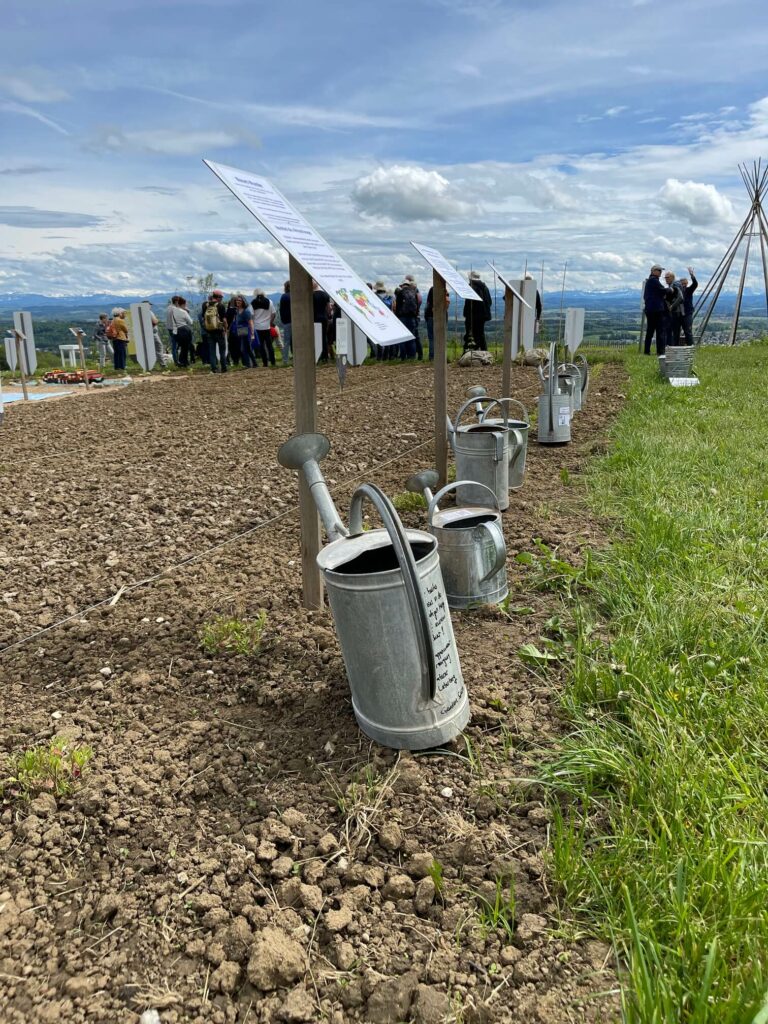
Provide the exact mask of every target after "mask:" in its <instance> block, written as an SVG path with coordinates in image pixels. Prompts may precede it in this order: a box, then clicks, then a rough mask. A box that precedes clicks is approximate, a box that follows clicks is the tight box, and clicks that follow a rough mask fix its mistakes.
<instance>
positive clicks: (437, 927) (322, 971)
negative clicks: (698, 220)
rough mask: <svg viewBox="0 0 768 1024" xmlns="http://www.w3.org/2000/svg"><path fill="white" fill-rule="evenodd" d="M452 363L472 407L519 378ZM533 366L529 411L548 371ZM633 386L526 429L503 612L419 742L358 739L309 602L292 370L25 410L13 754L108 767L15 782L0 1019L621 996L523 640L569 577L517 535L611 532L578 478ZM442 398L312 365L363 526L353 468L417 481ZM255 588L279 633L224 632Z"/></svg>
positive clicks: (191, 380)
mask: <svg viewBox="0 0 768 1024" xmlns="http://www.w3.org/2000/svg"><path fill="white" fill-rule="evenodd" d="M449 381H450V383H449V388H450V399H449V407H450V408H451V409H454V410H455V409H457V408H458V406H459V404H460V403H461V401H462V396H463V395H464V392H465V390H466V388H467V387H468V386H469V385H471V384H476V383H483V384H485V385H486V387H487V388H488V390H489V392H491V393H494V392H495V391H496V389H497V388H498V386H499V384H500V370H499V369H498V368H495V367H494V368H485V369H482V370H460V369H458V368H455V367H451V369H450V373H449ZM513 381H514V393H515V394H516V395H517V396H518V397H520V398H522V400H523V401H524V402H526V403H527V404H528V405H529V406H531V407H533V406H534V405H535V396H536V394H537V393H538V377H537V375H536V374H535V371H533V370H530V369H525V368H516V369H515V371H514V378H513ZM622 385H623V371H622V370H621V369H620V368H618V367H615V366H612V365H610V364H606V365H605V366H603V367H601V371H600V373H599V376H598V377H597V378H596V380H595V381H594V383H593V386H592V391H591V394H590V397H589V400H588V403H587V407H586V409H585V410H584V412H582V413H581V414H579V415H578V416H577V418H576V420H575V423H574V427H573V436H574V440H573V442H572V443H571V444H570V445H568V446H567V447H558V448H545V447H540V446H538V445H537V444H536V443H535V440H534V439H533V436H532V441H531V445H530V447H529V454H528V470H527V478H526V483H525V486H524V488H523V489H522V490H521V491H520V492H518V493H516V494H513V495H512V499H511V505H510V508H509V510H508V512H506V513H505V516H504V522H505V532H506V538H507V545H508V552H509V563H508V569H509V576H510V583H511V588H512V597H511V600H510V609H511V610H510V612H509V613H508V614H502V613H501V612H500V611H490V612H489V611H485V612H467V613H461V614H454V616H453V618H454V628H455V632H456V638H457V644H458V648H459V653H460V657H461V661H462V668H463V673H464V678H465V681H466V683H467V687H468V691H469V696H470V702H471V707H472V720H471V723H470V725H469V727H468V729H467V732H466V737H465V738H460V739H459V740H457V741H455V742H454V743H453V744H451V746H450V747H449V748H445V749H440V750H437V751H430V752H427V753H425V754H416V755H413V754H398V753H397V752H394V751H390V750H386V749H384V748H381V747H379V746H377V745H376V744H373V743H372V742H370V741H369V740H367V738H366V737H365V736H364V735H363V734H362V733H361V732H360V731H359V729H358V728H357V726H356V723H355V719H354V716H353V713H352V709H351V704H350V699H349V693H348V686H347V682H346V677H345V673H344V666H343V662H342V659H341V654H340V651H339V647H338V643H337V640H336V635H335V632H334V628H333V623H332V620H331V617H330V615H329V613H328V612H327V611H320V612H309V611H306V610H305V609H304V608H303V607H302V605H301V600H300V598H301V577H300V560H299V538H298V522H297V514H296V498H297V493H296V480H295V477H294V475H293V474H292V473H290V472H287V471H286V470H283V469H281V468H280V467H279V466H278V465H277V461H276V451H277V448H278V446H279V445H280V444H281V443H282V442H283V441H284V440H286V439H287V438H288V437H289V436H290V434H291V433H292V423H293V406H292V401H293V399H292V375H291V374H290V372H289V371H283V370H278V371H262V370H260V369H259V370H256V371H248V372H242V373H238V374H234V373H233V374H229V375H228V376H226V377H214V376H205V377H171V378H165V379H161V380H157V381H152V382H140V381H139V382H136V383H134V384H132V385H131V386H130V387H128V388H125V389H121V390H120V391H119V392H118V393H112V392H107V391H105V392H101V393H98V394H91V395H88V396H85V395H81V396H78V397H76V398H72V399H68V400H66V401H61V402H55V403H50V404H43V403H41V404H40V405H37V404H35V405H33V406H30V407H27V408H22V407H20V406H19V405H14V406H12V407H10V408H9V409H7V410H6V416H5V424H4V426H3V428H2V432H1V433H0V518H1V520H2V534H0V649H3V650H2V651H0V709H1V710H2V714H0V759H1V760H3V761H6V763H4V764H3V765H2V770H1V774H2V777H4V778H6V777H7V776H8V775H9V773H10V767H9V764H10V758H11V757H12V756H15V755H18V754H19V753H20V752H21V751H23V750H25V749H29V748H32V747H34V746H36V745H38V744H41V743H46V742H48V741H49V740H50V739H52V738H53V737H62V742H65V743H69V744H87V745H88V746H89V747H91V748H92V750H93V757H92V760H91V762H90V765H89V766H88V770H87V771H86V773H85V775H84V776H83V779H82V781H81V782H80V783H79V784H77V785H76V786H75V789H74V791H73V792H72V793H71V794H69V795H65V796H61V797H59V798H54V797H53V796H52V795H51V794H50V793H47V792H43V793H42V794H40V795H33V797H32V799H27V800H24V799H20V798H19V797H18V796H17V795H16V794H15V792H14V790H13V787H12V786H11V787H8V786H7V787H6V792H5V795H4V796H3V797H1V798H0V821H1V822H2V827H1V828H0V1007H1V1008H2V1010H1V1012H0V1017H2V1020H3V1022H4V1024H17V1022H18V1024H22V1022H23V1024H30V1022H49V1021H50V1022H56V1024H62V1022H66V1024H78V1022H83V1021H88V1022H93V1024H96V1022H99V1024H102V1022H110V1024H124V1022H136V1021H138V1020H139V1019H140V1017H141V1014H142V1013H145V1012H146V1011H147V1010H156V1011H157V1013H158V1014H159V1019H160V1020H161V1021H163V1022H168V1024H171V1022H182V1021H183V1022H195V1024H203V1022H206V1024H208V1022H215V1024H225V1022H235V1021H237V1022H241V1024H245V1022H246V1021H249V1022H251V1024H256V1022H268V1021H288V1022H291V1021H295V1022H301V1021H330V1022H337V1024H342V1022H346V1021H371V1022H388V1021H392V1022H395V1021H416V1022H422V1024H438V1022H471V1021H474V1022H496V1021H499V1022H502V1021H521V1022H522V1021H525V1022H536V1021H541V1022H547V1024H560V1022H565V1021H609V1020H614V1019H616V1018H617V1000H616V995H615V990H616V977H615V968H614V965H613V963H612V961H611V959H610V954H609V950H608V948H607V947H606V946H603V945H602V944H600V943H597V942H594V941H586V940H583V939H579V938H578V933H577V932H576V930H575V929H574V928H573V927H571V926H570V924H569V921H568V919H567V916H561V913H560V911H559V909H558V903H557V893H556V891H554V890H553V887H552V885H551V884H550V883H549V882H548V870H547V852H546V851H547V840H548V827H549V814H548V811H547V809H546V807H545V806H544V804H543V801H542V800H541V793H540V792H539V791H538V790H537V788H536V786H535V785H534V784H532V783H531V782H530V781H528V780H530V779H531V778H532V777H533V775H534V774H535V767H536V764H537V762H539V760H540V758H541V756H542V752H544V753H546V751H547V750H551V749H552V748H553V747H554V746H555V745H556V743H557V739H558V736H559V735H561V733H562V731H563V724H562V722H561V719H560V717H559V713H558V679H557V674H556V672H553V673H552V674H551V675H545V674H542V673H541V672H540V671H538V672H535V671H533V670H532V669H531V668H530V667H529V666H527V665H526V664H525V663H524V662H523V661H522V660H521V659H520V657H519V656H518V654H517V652H518V649H519V648H520V646H521V645H522V644H524V643H526V642H533V643H538V642H540V637H541V635H542V633H544V632H545V631H546V623H547V620H548V619H549V618H550V616H552V615H553V614H554V613H556V612H557V611H558V604H557V600H558V599H557V598H556V597H555V596H554V595H552V594H548V593H540V592H537V591H533V590H530V578H529V577H527V575H526V574H527V572H528V570H527V569H526V567H525V566H524V565H523V564H520V563H518V562H516V561H515V558H514V556H515V555H516V554H517V553H519V552H523V551H530V550H532V549H533V547H534V540H535V539H536V538H540V539H541V540H542V541H543V542H544V543H546V544H547V545H548V546H549V547H550V548H557V549H558V551H559V553H560V555H561V556H562V557H565V558H567V559H569V560H573V561H575V562H578V561H579V560H580V558H581V557H582V554H583V550H584V548H585V546H590V545H595V544H599V543H600V542H601V537H600V532H599V528H598V527H597V526H596V525H595V524H594V522H592V521H591V520H590V519H589V517H588V515H587V514H586V512H585V510H584V507H583V505H582V503H581V501H580V499H579V486H578V476H579V472H580V470H581V469H583V467H584V464H585V461H586V459H587V457H589V456H590V455H593V454H595V453H599V452H600V451H602V450H604V447H605V443H606V432H607V429H608V428H609V426H610V424H611V421H612V419H613V417H614V416H615V414H616V411H617V410H618V408H619V406H620V404H621V395H620V391H621V389H622ZM431 389H432V372H431V369H430V368H429V367H428V366H424V367H422V366H417V367H411V366H374V367H363V368H360V369H358V370H354V371H352V370H351V371H350V372H349V374H348V376H347V386H346V387H345V389H344V391H343V392H340V391H339V386H338V382H337V380H336V375H335V370H334V369H333V368H329V369H321V370H320V371H319V374H318V393H319V398H320V403H321V404H320V409H319V428H320V429H321V430H323V431H324V432H326V433H327V434H328V435H329V437H330V439H331V442H332V450H331V454H330V456H329V457H328V459H327V460H326V461H325V462H324V464H323V470H324V472H325V474H326V477H327V479H328V481H329V485H330V488H331V491H332V493H333V495H334V497H335V499H336V500H337V502H338V505H339V507H340V510H341V512H342V516H344V515H345V514H346V510H347V506H348V502H349V498H350V497H351V494H352V492H353V490H354V488H355V486H356V485H357V484H359V483H360V482H363V481H366V480H368V481H372V482H375V483H377V484H378V485H379V486H381V487H382V488H383V489H384V490H385V491H386V492H387V493H389V494H390V495H392V494H397V493H400V492H402V491H403V490H404V486H403V485H404V481H405V479H406V477H408V476H409V475H410V474H411V473H413V472H415V471H416V470H418V469H422V468H425V467H427V466H429V465H431V463H432V458H433V455H432V445H431V440H430V435H431V430H432V410H431V393H432V392H431ZM533 434H535V431H532V435H533ZM403 519H404V521H405V522H406V524H407V525H409V526H420V527H423V526H424V513H423V512H409V513H407V514H404V515H403ZM211 549H212V550H211ZM145 580H149V582H146V583H143V584H142V585H140V586H134V584H136V583H140V582H141V581H145ZM115 595H120V596H119V598H118V600H117V601H116V602H113V603H103V602H109V601H110V599H113V598H114V597H115ZM92 606H96V607H92ZM86 609H91V610H88V611H85V613H84V610H86ZM261 609H265V610H266V612H267V620H266V627H265V629H264V634H263V641H262V646H261V649H260V651H259V652H258V653H256V654H253V655H239V654H234V653H219V654H214V655H209V654H206V653H205V652H204V651H203V649H202V647H201V642H200V633H201V630H202V629H203V626H204V625H205V623H206V622H209V621H210V620H211V619H212V618H213V617H214V616H215V615H217V614H221V613H227V614H229V613H232V614H233V615H236V616H238V617H241V618H246V619H253V618H255V617H256V616H257V615H258V614H259V612H260V610H261ZM68 616H72V618H70V619H69V621H67V622H64V623H62V624H59V622H60V620H61V619H64V618H66V617H68ZM28 637H31V639H27V640H26V641H25V642H23V643H21V644H18V643H17V642H18V641H20V640H24V638H28ZM510 891H514V894H515V905H514V908H513V907H512V906H511V903H510V900H509V892H510ZM151 1020H157V1017H155V1016H154V1015H152V1014H150V1015H147V1016H145V1017H144V1021H151Z"/></svg>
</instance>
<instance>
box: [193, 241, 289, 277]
mask: <svg viewBox="0 0 768 1024" xmlns="http://www.w3.org/2000/svg"><path fill="white" fill-rule="evenodd" d="M190 248H191V250H192V252H193V253H194V254H195V255H196V256H197V257H199V258H200V260H202V261H203V262H204V263H206V265H208V266H210V267H211V269H213V270H254V271H256V270H283V269H285V267H287V266H288V256H287V254H286V252H285V250H284V249H283V248H282V246H279V245H275V244H273V243H271V242H216V241H207V242H193V243H192V245H191V246H190Z"/></svg>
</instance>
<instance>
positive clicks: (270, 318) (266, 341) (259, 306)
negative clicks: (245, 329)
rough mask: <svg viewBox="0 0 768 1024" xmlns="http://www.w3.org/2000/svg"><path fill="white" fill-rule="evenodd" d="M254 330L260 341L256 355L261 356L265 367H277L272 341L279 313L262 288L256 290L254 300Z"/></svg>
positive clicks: (252, 303)
mask: <svg viewBox="0 0 768 1024" xmlns="http://www.w3.org/2000/svg"><path fill="white" fill-rule="evenodd" d="M251 307H252V308H253V329H254V332H255V334H256V337H257V339H258V347H257V349H256V353H257V354H260V355H261V362H262V365H264V366H269V365H270V363H271V364H272V366H276V365H277V364H276V362H275V348H274V344H273V341H272V325H273V324H274V322H275V317H276V316H277V312H276V310H275V304H274V302H273V301H272V299H270V298H269V296H268V295H265V294H264V292H263V291H262V290H261V288H256V289H254V292H253V299H252V300H251Z"/></svg>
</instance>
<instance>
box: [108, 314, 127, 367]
mask: <svg viewBox="0 0 768 1024" xmlns="http://www.w3.org/2000/svg"><path fill="white" fill-rule="evenodd" d="M106 335H107V337H108V338H109V339H110V340H111V341H112V348H113V350H114V351H113V355H112V365H113V366H114V368H115V369H116V370H125V367H126V364H127V361H128V324H127V323H126V322H125V310H124V309H122V308H121V307H120V306H118V307H117V308H116V309H113V310H112V320H111V321H110V323H109V326H108V327H107V330H106Z"/></svg>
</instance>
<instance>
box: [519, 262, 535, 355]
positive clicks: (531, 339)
mask: <svg viewBox="0 0 768 1024" xmlns="http://www.w3.org/2000/svg"><path fill="white" fill-rule="evenodd" d="M522 286H523V287H522V292H523V298H524V299H525V308H524V309H523V311H522V313H523V331H522V335H523V350H524V351H525V352H530V351H531V349H532V348H533V346H534V344H535V342H536V282H535V281H533V280H531V279H529V278H526V279H525V280H524V281H523V282H522Z"/></svg>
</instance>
